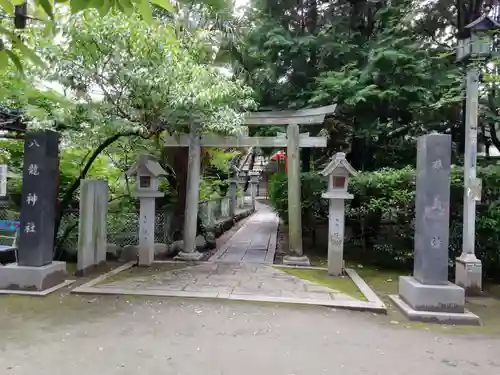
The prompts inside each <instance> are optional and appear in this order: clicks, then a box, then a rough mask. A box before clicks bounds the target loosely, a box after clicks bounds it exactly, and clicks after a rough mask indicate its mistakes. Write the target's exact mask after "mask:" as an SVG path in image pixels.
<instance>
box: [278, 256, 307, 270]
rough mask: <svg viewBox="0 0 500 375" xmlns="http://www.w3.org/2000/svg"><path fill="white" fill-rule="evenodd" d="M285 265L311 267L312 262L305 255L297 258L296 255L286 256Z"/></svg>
mask: <svg viewBox="0 0 500 375" xmlns="http://www.w3.org/2000/svg"><path fill="white" fill-rule="evenodd" d="M283 264H284V265H286V266H306V267H308V266H310V265H311V262H310V261H309V258H308V257H306V256H305V255H302V256H296V255H286V256H285V257H284V258H283Z"/></svg>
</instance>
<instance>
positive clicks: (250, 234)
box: [210, 202, 279, 264]
mask: <svg viewBox="0 0 500 375" xmlns="http://www.w3.org/2000/svg"><path fill="white" fill-rule="evenodd" d="M256 210H257V211H256V212H255V213H254V214H253V215H252V216H251V217H250V218H249V219H248V221H247V222H246V223H245V225H243V227H241V228H240V229H239V230H238V232H236V233H235V234H234V236H233V237H231V239H230V240H229V241H228V242H227V243H225V244H224V245H223V246H222V247H221V248H220V249H218V250H217V252H216V253H215V254H214V255H213V256H212V258H211V259H210V260H211V261H216V262H228V263H239V262H244V263H267V264H272V263H273V261H274V253H275V251H276V235H277V231H278V223H279V220H278V216H277V215H276V214H275V213H274V212H273V211H272V209H271V208H270V207H269V206H266V205H264V204H261V203H259V202H256Z"/></svg>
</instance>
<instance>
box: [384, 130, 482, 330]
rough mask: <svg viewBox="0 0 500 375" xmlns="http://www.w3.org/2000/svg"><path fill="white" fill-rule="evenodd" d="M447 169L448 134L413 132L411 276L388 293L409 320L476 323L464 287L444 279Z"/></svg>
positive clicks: (447, 226)
mask: <svg viewBox="0 0 500 375" xmlns="http://www.w3.org/2000/svg"><path fill="white" fill-rule="evenodd" d="M450 169H451V136H450V135H444V134H429V135H423V136H421V137H419V138H418V146H417V181H416V197H415V215H416V218H415V248H414V267H413V276H401V277H400V278H399V296H391V298H392V300H393V301H394V302H395V303H396V305H397V306H398V307H399V308H400V309H401V310H402V311H403V313H404V314H405V315H406V316H407V317H408V318H409V319H410V320H420V321H439V322H443V323H451V324H478V323H479V318H478V317H477V316H476V315H474V314H472V313H470V312H468V311H466V310H465V308H464V305H465V291H464V289H463V288H461V287H459V286H457V285H455V284H452V283H450V282H449V281H448V261H449V259H448V237H449V205H450Z"/></svg>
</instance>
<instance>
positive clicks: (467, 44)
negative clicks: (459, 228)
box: [455, 15, 500, 294]
mask: <svg viewBox="0 0 500 375" xmlns="http://www.w3.org/2000/svg"><path fill="white" fill-rule="evenodd" d="M499 27H500V24H498V23H497V22H496V21H494V20H493V19H491V18H490V17H489V16H486V15H484V16H481V17H479V18H478V19H477V20H475V21H473V22H472V23H470V24H469V25H467V26H466V28H467V29H469V30H470V38H468V39H462V40H459V41H458V50H457V61H460V62H461V61H464V62H468V61H469V60H470V59H486V58H488V57H489V56H490V55H491V46H492V40H491V37H490V36H489V35H488V33H487V32H488V31H490V30H493V29H497V28H499ZM478 97H479V68H478V67H477V66H474V65H470V66H469V68H468V70H467V79H466V101H465V102H466V103H465V155H464V209H463V236H462V254H461V255H460V257H458V258H457V259H456V263H455V264H456V268H455V283H456V284H457V285H459V286H461V287H463V288H464V289H465V291H466V293H468V294H474V293H478V292H480V291H481V288H482V264H481V260H479V259H478V258H477V257H476V255H475V252H474V242H475V231H476V201H480V200H481V180H479V179H478V178H477V177H476V162H477V122H478V107H479V98H478Z"/></svg>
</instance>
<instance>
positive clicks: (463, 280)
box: [455, 254, 483, 295]
mask: <svg viewBox="0 0 500 375" xmlns="http://www.w3.org/2000/svg"><path fill="white" fill-rule="evenodd" d="M482 271H483V266H482V264H481V261H480V260H479V259H477V258H476V256H475V255H474V254H463V255H462V256H460V257H459V258H457V259H456V262H455V284H457V285H459V286H461V287H462V288H464V289H465V294H466V295H478V294H481V290H482V276H483V272H482Z"/></svg>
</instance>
